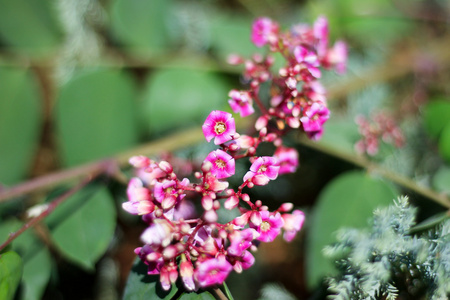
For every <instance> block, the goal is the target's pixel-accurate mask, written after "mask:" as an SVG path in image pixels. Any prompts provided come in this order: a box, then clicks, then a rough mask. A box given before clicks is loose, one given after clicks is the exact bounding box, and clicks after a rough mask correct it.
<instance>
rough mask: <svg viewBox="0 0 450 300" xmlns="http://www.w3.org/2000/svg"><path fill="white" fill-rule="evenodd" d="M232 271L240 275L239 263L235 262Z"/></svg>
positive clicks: (240, 267)
mask: <svg viewBox="0 0 450 300" xmlns="http://www.w3.org/2000/svg"><path fill="white" fill-rule="evenodd" d="M233 269H234V270H235V271H236V273H242V264H241V262H240V261H236V263H235V264H234V266H233Z"/></svg>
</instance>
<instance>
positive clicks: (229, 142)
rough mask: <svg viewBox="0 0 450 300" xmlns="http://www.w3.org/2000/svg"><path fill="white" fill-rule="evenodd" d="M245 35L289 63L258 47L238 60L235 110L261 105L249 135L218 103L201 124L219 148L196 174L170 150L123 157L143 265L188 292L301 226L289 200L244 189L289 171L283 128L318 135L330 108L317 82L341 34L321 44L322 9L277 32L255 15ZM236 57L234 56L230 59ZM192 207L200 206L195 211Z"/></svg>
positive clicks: (292, 166)
mask: <svg viewBox="0 0 450 300" xmlns="http://www.w3.org/2000/svg"><path fill="white" fill-rule="evenodd" d="M251 39H252V41H253V42H254V43H255V45H257V46H264V45H266V44H268V45H269V46H270V49H271V50H272V51H279V52H280V53H282V54H283V55H284V57H285V58H286V61H287V66H286V67H285V68H283V69H281V70H279V72H278V75H273V74H272V72H271V71H270V66H271V64H272V62H273V60H272V59H271V58H270V57H266V58H263V57H258V56H255V57H254V58H253V60H249V61H247V62H245V72H244V77H245V78H247V79H248V80H249V83H250V84H249V86H250V88H249V89H248V90H243V91H238V90H232V91H231V92H230V93H229V97H230V99H229V101H228V102H229V104H230V107H231V109H232V111H233V112H235V113H240V115H241V116H242V117H246V116H249V115H252V114H254V113H255V109H254V107H253V103H256V104H257V105H258V107H259V110H260V113H261V114H260V116H259V117H257V118H255V120H256V121H255V129H256V133H255V134H254V135H247V134H239V133H238V132H237V131H236V124H235V119H234V117H233V115H232V114H231V113H228V112H224V111H218V110H216V111H212V112H211V113H210V114H209V116H208V117H207V118H206V120H205V122H204V124H203V126H202V130H203V134H204V136H205V138H206V140H207V141H208V142H211V141H213V143H214V144H215V145H217V147H218V148H217V149H216V150H213V151H212V152H210V153H209V154H208V155H207V156H206V158H205V159H204V160H203V162H202V164H201V166H199V168H198V171H197V172H195V173H194V174H193V176H191V177H189V176H187V177H186V178H183V177H182V176H181V177H180V176H179V175H177V173H178V174H180V173H179V172H177V171H175V169H176V168H174V164H173V163H172V161H171V160H170V159H168V160H162V161H160V162H157V161H154V160H152V159H150V158H148V157H144V156H135V157H132V158H131V159H130V164H131V165H133V166H134V167H135V168H136V170H137V172H136V174H137V176H136V177H134V178H132V179H131V180H130V182H129V185H128V188H127V195H128V201H127V202H125V203H123V208H124V209H125V210H126V211H127V212H129V213H131V214H135V215H140V216H142V219H143V221H144V222H146V223H147V225H148V227H147V229H146V230H145V231H144V232H143V234H142V235H141V240H142V242H143V243H144V245H143V246H142V247H139V248H137V249H136V250H135V253H136V254H137V255H138V256H139V257H140V259H141V260H142V261H143V262H144V263H145V264H146V265H147V266H148V274H159V275H160V282H161V285H162V287H163V288H164V289H165V290H169V289H170V288H171V285H172V284H173V283H175V281H176V280H177V279H178V278H179V277H180V278H181V280H182V282H183V284H184V286H185V287H186V289H187V290H191V291H192V290H197V289H198V288H205V287H209V286H212V285H216V284H222V283H223V282H224V280H225V279H226V278H227V276H228V274H229V273H230V272H231V271H232V270H235V271H236V272H241V271H242V270H244V269H247V268H249V267H250V266H252V265H253V263H254V261H255V258H254V257H253V255H252V251H255V250H256V249H257V245H258V244H259V243H260V242H271V241H273V240H274V239H275V238H276V237H277V236H279V235H282V236H283V238H284V239H285V240H287V241H291V240H292V239H293V238H294V237H295V236H296V234H297V232H298V231H300V229H301V228H302V225H303V222H304V218H305V216H304V213H303V212H302V211H300V210H293V204H292V203H283V204H281V205H280V206H279V207H278V208H277V209H275V210H273V211H271V210H269V207H268V206H266V205H264V204H263V202H262V201H261V200H255V199H251V197H250V195H249V194H248V193H247V192H246V191H247V190H248V189H252V188H254V187H255V186H262V185H266V184H268V183H269V182H271V181H272V180H275V179H276V178H277V177H278V176H279V175H281V174H286V173H293V172H295V170H296V169H297V167H298V165H299V158H298V153H297V151H296V150H295V149H294V148H289V147H286V146H284V145H283V141H282V136H283V135H284V134H285V133H286V132H287V131H288V130H289V129H292V128H302V129H303V131H305V132H306V133H307V134H308V136H310V137H311V138H313V139H317V138H319V137H320V136H321V134H322V131H323V127H322V126H323V124H324V122H325V121H326V120H327V119H328V116H329V111H328V108H327V106H326V100H325V96H324V89H323V88H322V86H321V85H320V84H319V82H318V81H317V79H318V78H319V77H320V69H319V67H320V66H324V67H326V68H329V67H332V66H335V67H336V68H337V69H338V71H342V69H343V64H344V63H345V50H343V49H344V48H345V47H344V46H343V44H342V43H341V44H338V45H335V47H334V48H332V49H328V48H327V45H328V29H327V22H326V19H325V18H319V20H318V21H317V22H316V24H315V25H314V28H309V27H308V26H306V25H298V26H296V27H294V28H293V29H292V30H291V31H290V32H288V33H280V31H279V26H278V24H276V23H275V22H273V21H272V20H270V19H267V18H260V19H257V20H256V21H255V23H254V24H253V31H252V36H251ZM241 60H242V59H241V58H239V57H234V62H235V63H236V62H239V61H241ZM242 62H243V60H242ZM263 82H271V85H272V86H271V100H270V101H268V102H270V103H269V105H270V108H266V106H265V104H264V103H262V101H261V100H260V99H259V98H258V94H259V87H260V84H261V83H263ZM286 124H287V125H288V126H285V125H286ZM262 143H272V144H273V145H274V147H275V151H274V153H273V154H272V155H271V156H264V155H262V156H261V155H257V149H258V147H259V146H260V145H261V144H262ZM238 159H248V160H249V162H250V164H251V165H250V167H249V169H248V171H247V172H246V173H245V175H244V176H243V177H242V183H241V184H240V185H239V186H238V187H237V188H231V187H230V183H229V182H228V181H227V178H230V177H231V176H234V175H235V173H236V170H235V168H236V160H238ZM188 177H189V178H188ZM191 181H192V182H191ZM195 206H197V207H201V211H200V212H197V213H196V210H195ZM221 209H226V210H234V211H236V212H237V216H236V217H234V218H232V219H230V220H227V222H225V223H220V222H218V219H219V217H218V211H219V210H221Z"/></svg>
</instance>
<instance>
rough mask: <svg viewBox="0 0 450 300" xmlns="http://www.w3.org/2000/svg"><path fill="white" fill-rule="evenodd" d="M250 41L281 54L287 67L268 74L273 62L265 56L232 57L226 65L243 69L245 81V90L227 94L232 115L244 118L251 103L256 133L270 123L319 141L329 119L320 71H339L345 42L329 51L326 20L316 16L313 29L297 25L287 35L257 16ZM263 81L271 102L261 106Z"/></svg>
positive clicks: (344, 60)
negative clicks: (256, 114)
mask: <svg viewBox="0 0 450 300" xmlns="http://www.w3.org/2000/svg"><path fill="white" fill-rule="evenodd" d="M251 40H252V42H253V43H254V44H255V45H256V46H257V47H262V46H264V45H268V46H269V49H270V51H271V52H273V53H275V52H278V53H280V54H281V55H282V57H284V59H285V60H286V65H285V66H284V67H282V68H280V69H279V70H277V72H271V71H270V68H271V67H272V65H273V63H274V59H273V57H272V56H270V55H268V56H266V57H264V56H262V55H259V54H258V55H254V56H253V57H252V58H251V59H248V60H245V59H243V58H241V57H239V56H237V55H233V56H231V57H230V59H229V62H230V63H232V64H236V65H237V64H244V65H245V72H244V79H245V80H247V81H248V82H249V89H248V90H244V91H237V90H233V91H232V92H231V93H230V97H231V100H230V101H229V102H230V105H231V108H232V109H233V111H234V112H235V113H238V112H239V113H240V114H241V116H246V115H249V114H251V113H252V112H253V107H252V103H253V102H255V103H256V104H257V105H258V107H259V109H260V111H261V113H262V116H261V117H260V122H259V123H258V124H261V126H259V127H260V128H257V129H258V130H259V129H262V128H263V127H266V125H267V124H268V123H269V121H271V122H272V123H273V124H275V125H276V127H277V128H278V130H280V131H284V130H285V129H292V128H293V129H296V128H300V129H302V130H303V131H304V132H305V133H306V134H307V135H308V136H309V137H310V138H311V139H313V140H317V139H319V138H320V137H321V136H322V134H323V125H324V123H325V122H326V121H327V120H328V118H329V116H330V112H329V110H328V107H327V101H326V95H325V89H324V87H323V86H322V85H321V83H320V81H319V79H320V78H321V74H322V73H321V67H322V68H325V69H331V68H335V70H336V71H337V72H338V73H342V72H344V71H345V68H346V61H347V47H346V45H345V43H343V42H342V41H337V42H336V43H335V44H334V45H333V47H331V48H329V47H328V44H329V41H328V21H327V19H326V18H325V17H319V18H318V19H317V20H316V22H315V23H314V26H313V27H310V26H308V25H307V24H298V25H295V26H293V27H292V28H291V30H289V31H287V32H282V31H280V26H279V24H278V23H276V22H274V21H273V20H271V19H269V18H266V17H262V18H258V19H257V20H256V21H255V22H254V23H253V28H252V34H251ZM262 83H269V84H270V96H269V98H270V99H269V101H267V102H268V103H267V104H266V105H265V104H264V103H262V101H261V99H260V98H259V92H260V86H261V84H262ZM286 126H287V128H286Z"/></svg>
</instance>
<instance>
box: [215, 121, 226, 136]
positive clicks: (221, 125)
mask: <svg viewBox="0 0 450 300" xmlns="http://www.w3.org/2000/svg"><path fill="white" fill-rule="evenodd" d="M225 130H227V126H226V125H225V123H223V122H217V123H216V125H215V126H214V131H215V132H216V134H222V133H224V132H225Z"/></svg>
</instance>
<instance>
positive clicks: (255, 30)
mask: <svg viewBox="0 0 450 300" xmlns="http://www.w3.org/2000/svg"><path fill="white" fill-rule="evenodd" d="M278 29H279V26H278V23H276V22H274V21H272V20H271V19H269V18H267V17H261V18H258V19H256V20H255V21H254V22H253V25H252V35H251V40H252V42H253V44H255V46H256V47H262V46H264V45H265V44H267V43H275V42H276V39H277V35H278Z"/></svg>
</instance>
